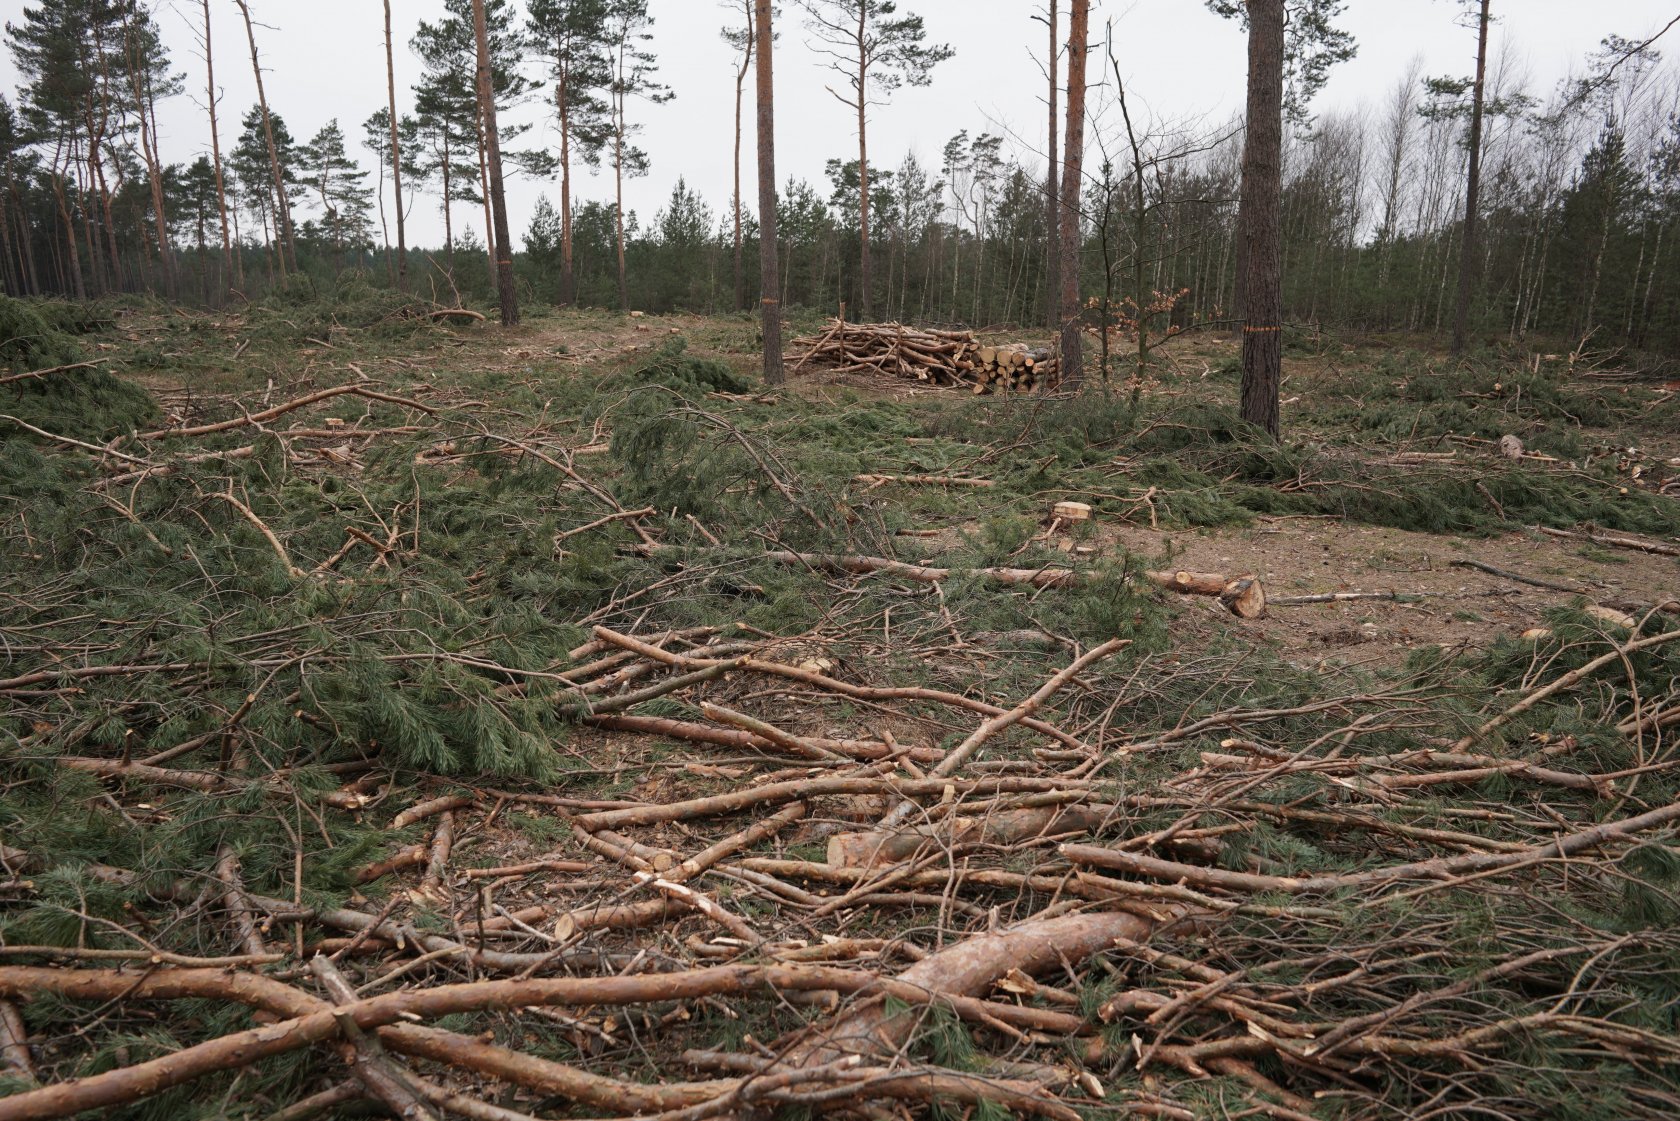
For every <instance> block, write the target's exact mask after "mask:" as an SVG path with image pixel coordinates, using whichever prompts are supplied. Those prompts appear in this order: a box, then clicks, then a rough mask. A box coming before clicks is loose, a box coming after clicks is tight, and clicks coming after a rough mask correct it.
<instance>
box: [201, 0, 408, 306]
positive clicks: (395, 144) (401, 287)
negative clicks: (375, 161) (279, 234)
mask: <svg viewBox="0 0 1680 1121" xmlns="http://www.w3.org/2000/svg"><path fill="white" fill-rule="evenodd" d="M207 2H208V0H207ZM385 92H386V95H387V97H388V98H389V101H390V106H391V179H392V182H393V183H394V184H395V185H394V187H393V188H392V189H393V190H394V191H395V192H396V195H397V290H398V291H401V292H406V291H408V232H407V230H406V229H405V228H404V223H403V194H402V142H401V141H400V140H399V139H398V138H397V64H396V59H395V58H394V56H393V54H392V49H391V0H385ZM384 197H385V196H384V195H383V193H382V194H381V195H380V198H381V199H383V198H384Z"/></svg>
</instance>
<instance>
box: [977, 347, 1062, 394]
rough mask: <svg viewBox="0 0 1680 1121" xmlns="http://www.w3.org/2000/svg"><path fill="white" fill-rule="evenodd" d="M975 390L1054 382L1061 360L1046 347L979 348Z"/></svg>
mask: <svg viewBox="0 0 1680 1121" xmlns="http://www.w3.org/2000/svg"><path fill="white" fill-rule="evenodd" d="M974 372H975V378H974V392H975V393H993V392H996V391H998V390H1023V391H1024V390H1029V389H1037V388H1038V387H1039V386H1041V385H1054V384H1055V383H1056V379H1057V375H1058V373H1059V372H1060V363H1059V362H1058V361H1057V359H1056V358H1055V357H1054V356H1053V355H1052V354H1051V353H1050V351H1049V350H1047V349H1044V348H1042V347H1028V346H1023V345H1019V344H1016V345H1011V346H997V347H992V346H983V347H980V348H979V349H978V350H977V351H976V352H975V368H974Z"/></svg>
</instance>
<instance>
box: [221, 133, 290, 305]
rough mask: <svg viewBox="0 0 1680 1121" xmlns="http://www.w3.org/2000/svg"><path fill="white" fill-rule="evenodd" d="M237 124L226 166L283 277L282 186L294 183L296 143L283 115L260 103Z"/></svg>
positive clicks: (285, 202)
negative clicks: (276, 173)
mask: <svg viewBox="0 0 1680 1121" xmlns="http://www.w3.org/2000/svg"><path fill="white" fill-rule="evenodd" d="M265 122H266V124H265ZM240 124H241V129H240V133H239V140H238V141H237V142H236V143H235V144H234V146H233V150H232V151H231V152H230V153H229V154H228V168H229V170H231V171H232V172H233V173H234V176H235V178H237V179H238V181H239V186H240V188H241V191H242V192H243V196H244V202H245V205H246V206H247V207H248V208H250V209H251V211H252V212H253V213H255V214H256V216H257V218H258V221H259V222H260V223H261V224H262V226H263V231H264V237H265V239H267V245H268V247H269V249H270V250H271V251H272V252H274V253H275V254H276V259H275V262H274V263H275V264H276V265H277V267H278V271H279V274H280V276H281V277H284V276H285V275H286V264H285V260H284V256H283V254H284V252H285V230H286V228H287V223H288V222H289V221H290V220H289V219H283V218H282V217H281V215H282V214H283V213H284V212H285V208H286V206H287V195H286V193H285V187H286V186H287V185H288V184H291V185H296V183H297V178H296V172H295V169H296V167H297V166H298V153H297V143H296V141H294V140H293V139H292V134H291V130H290V129H288V128H287V127H286V121H285V118H283V117H281V116H280V115H279V114H278V113H264V112H263V110H262V107H261V106H260V105H253V106H252V107H251V108H250V110H249V111H248V112H246V114H245V116H244V118H243V120H242V121H241V122H240ZM276 166H278V167H279V168H280V182H278V183H277V182H275V176H274V168H275V167H276Z"/></svg>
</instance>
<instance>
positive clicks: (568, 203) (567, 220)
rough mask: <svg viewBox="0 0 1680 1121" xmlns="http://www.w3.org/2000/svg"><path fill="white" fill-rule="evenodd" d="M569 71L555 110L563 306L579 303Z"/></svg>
mask: <svg viewBox="0 0 1680 1121" xmlns="http://www.w3.org/2000/svg"><path fill="white" fill-rule="evenodd" d="M569 77H570V71H569V68H567V69H562V70H559V71H558V72H557V73H556V74H555V77H554V108H555V110H556V111H557V113H558V114H559V117H560V306H561V307H570V306H571V305H572V304H575V303H577V272H576V270H575V268H574V266H573V265H572V107H571V105H570V104H569V103H568V102H567V101H566V81H567V79H568V78H569Z"/></svg>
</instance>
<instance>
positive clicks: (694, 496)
mask: <svg viewBox="0 0 1680 1121" xmlns="http://www.w3.org/2000/svg"><path fill="white" fill-rule="evenodd" d="M417 310H420V311H423V310H424V309H415V308H409V307H406V306H405V305H402V304H401V303H400V301H397V300H395V299H394V298H387V297H385V296H382V295H372V294H369V293H367V292H361V293H359V294H358V293H354V292H352V293H347V294H341V297H340V298H337V299H333V300H327V299H315V298H312V297H304V296H299V297H297V298H296V299H293V300H290V301H287V300H274V301H270V302H267V303H264V304H262V305H258V306H254V307H249V308H246V309H243V310H240V311H237V312H228V313H224V314H206V313H201V312H190V311H182V310H174V309H168V308H163V307H158V306H155V305H144V304H131V305H128V306H124V307H116V308H101V309H73V308H67V307H62V306H45V307H42V308H40V309H38V312H37V314H39V315H40V316H41V317H43V318H42V321H41V322H40V323H39V324H37V325H36V326H32V327H30V328H29V330H28V331H27V332H26V331H23V330H17V329H10V328H8V332H9V334H10V335H11V336H13V337H14V341H15V339H16V338H22V337H25V336H26V334H27V335H28V336H29V337H39V338H41V339H48V340H50V341H51V343H52V345H50V346H48V345H40V346H35V347H34V348H33V349H28V348H25V349H24V350H21V351H18V352H16V353H11V352H7V351H6V350H5V349H4V348H0V358H4V359H5V360H6V362H7V363H8V365H9V369H10V370H11V372H9V373H0V539H3V542H4V550H3V559H0V599H3V600H4V601H5V602H4V610H3V611H0V778H3V779H4V783H3V784H0V864H3V865H4V871H3V874H4V878H3V879H0V1060H3V1064H4V1067H3V1069H0V1094H4V1095H10V1096H5V1097H0V1121H4V1119H7V1118H14V1117H15V1118H22V1117H34V1118H51V1117H66V1116H72V1115H75V1114H77V1113H78V1112H82V1111H91V1112H89V1115H90V1116H92V1115H99V1116H108V1117H136V1118H140V1117H146V1118H153V1117H158V1118H161V1117H166V1116H169V1117H173V1118H187V1117H192V1118H197V1117H206V1118H208V1117H237V1118H272V1119H274V1121H280V1119H286V1121H297V1119H301V1118H303V1117H308V1116H345V1117H348V1116H353V1115H358V1113H360V1112H366V1111H367V1110H368V1109H372V1110H373V1111H375V1112H379V1111H384V1112H389V1113H393V1114H396V1115H400V1116H404V1117H424V1116H456V1115H459V1116H464V1117H470V1118H486V1119H491V1121H522V1119H528V1118H531V1117H554V1118H557V1117H606V1116H613V1117H619V1116H631V1115H637V1116H660V1117H663V1118H668V1119H670V1121H677V1119H679V1118H681V1119H684V1121H687V1119H690V1118H693V1119H699V1118H704V1117H761V1116H784V1115H785V1116H790V1117H792V1116H803V1115H806V1114H809V1113H812V1112H824V1111H832V1110H835V1109H839V1110H842V1111H843V1112H847V1113H849V1114H851V1115H854V1116H865V1117H903V1116H908V1115H917V1116H923V1115H927V1116H945V1117H969V1116H986V1117H1002V1116H1021V1115H1036V1116H1043V1117H1052V1118H1058V1119H1063V1121H1073V1119H1075V1118H1077V1117H1081V1116H1084V1117H1111V1116H1112V1117H1121V1116H1133V1115H1136V1116H1155V1117H1173V1118H1185V1119H1194V1118H1202V1117H1207V1118H1215V1117H1221V1118H1222V1117H1239V1116H1248V1115H1266V1116H1273V1117H1280V1118H1300V1117H1304V1116H1310V1117H1321V1118H1344V1117H1346V1118H1378V1117H1382V1118H1417V1117H1464V1118H1469V1117H1485V1116H1501V1117H1511V1118H1535V1119H1539V1118H1548V1119H1549V1118H1582V1119H1586V1118H1603V1119H1609V1118H1630V1117H1631V1118H1652V1119H1655V1118H1667V1117H1672V1116H1674V1115H1675V1112H1676V1110H1677V1109H1680V848H1677V847H1676V841H1675V837H1676V832H1675V830H1676V826H1677V824H1680V602H1677V601H1680V393H1677V392H1676V390H1675V388H1674V387H1673V386H1672V385H1671V384H1669V383H1667V382H1665V381H1664V380H1663V379H1662V378H1660V377H1655V376H1651V377H1647V376H1645V375H1644V374H1642V373H1641V372H1640V371H1637V370H1626V369H1621V368H1618V367H1616V366H1614V364H1613V363H1609V362H1605V361H1598V362H1594V361H1592V360H1590V359H1588V358H1585V357H1583V356H1578V355H1577V356H1573V357H1572V356H1570V355H1569V354H1567V353H1560V354H1555V355H1550V356H1547V355H1541V356H1540V357H1538V358H1536V357H1535V356H1534V355H1533V354H1530V353H1518V352H1515V351H1513V352H1511V353H1509V354H1506V353H1499V352H1488V353H1484V354H1480V355H1478V356H1476V357H1474V358H1472V359H1467V360H1465V361H1462V362H1454V361H1450V360H1448V359H1447V358H1445V357H1444V356H1442V355H1440V354H1439V353H1435V352H1433V351H1430V350H1428V349H1427V348H1425V347H1421V346H1419V345H1417V344H1416V343H1415V342H1413V341H1411V340H1404V339H1357V340H1341V339H1333V338H1322V337H1320V338H1309V337H1291V339H1290V342H1289V350H1288V355H1287V364H1286V371H1287V373H1288V380H1287V381H1286V384H1285V387H1284V395H1285V398H1286V402H1285V407H1284V426H1285V439H1284V441H1283V442H1281V443H1272V442H1269V441H1266V440H1264V439H1261V438H1257V437H1256V435H1255V434H1254V433H1253V432H1251V431H1249V430H1247V429H1245V428H1244V427H1243V426H1242V425H1241V424H1239V423H1238V422H1237V421H1236V420H1235V418H1234V416H1233V412H1232V407H1233V403H1234V400H1235V396H1236V388H1237V363H1236V357H1235V351H1234V348H1233V347H1232V345H1231V344H1230V343H1229V342H1228V341H1226V340H1223V339H1219V338H1213V337H1204V336H1190V337H1187V338H1186V339H1183V340H1179V341H1177V342H1175V343H1173V344H1172V346H1171V347H1169V348H1168V349H1167V350H1166V351H1165V352H1163V354H1162V355H1161V356H1160V357H1159V359H1158V361H1157V362H1156V363H1155V364H1154V365H1152V366H1151V367H1150V368H1149V370H1148V372H1147V375H1146V376H1145V377H1144V378H1143V379H1141V380H1133V379H1131V378H1129V377H1128V376H1127V374H1129V372H1130V371H1129V369H1128V370H1127V371H1126V373H1122V374H1121V375H1118V376H1117V379H1116V380H1115V382H1114V384H1113V385H1112V386H1108V385H1103V384H1097V385H1093V386H1091V387H1090V388H1089V389H1088V390H1087V392H1086V393H1085V394H1084V395H1082V396H1080V397H1078V398H1074V399H1069V398H1063V397H1058V396H1056V395H1054V394H1042V395H1024V396H1019V397H1011V396H995V397H994V396H986V397H977V396H973V395H971V394H969V393H967V392H966V390H950V389H930V388H926V387H921V386H918V385H917V384H916V383H911V382H905V381H901V380H898V379H889V378H884V377H862V376H858V375H836V374H833V373H831V372H828V371H826V370H823V369H818V368H805V369H799V370H797V371H795V372H794V373H793V374H792V376H791V377H790V380H789V384H788V386H787V387H786V388H785V389H784V390H781V391H779V392H770V393H767V392H765V391H764V387H763V386H762V385H760V384H759V383H758V381H757V369H758V363H759V356H758V351H757V349H756V348H757V334H756V328H755V326H754V324H753V323H752V322H751V321H750V320H748V319H746V318H744V317H713V318H702V317H695V316H667V317H659V316H648V317H639V318H634V319H631V318H626V317H622V316H618V315H612V314H607V313H601V312H564V313H538V314H536V315H533V316H532V317H531V318H530V319H529V320H528V321H527V323H526V324H525V325H523V326H521V327H518V328H516V329H512V330H506V331H504V330H501V329H499V328H496V327H494V326H491V325H481V324H473V325H443V324H439V323H435V322H432V321H431V320H429V319H427V318H425V317H424V316H418V317H417V316H416V315H415V314H414V313H415V312H416V311H417ZM793 326H794V328H795V330H794V333H795V334H798V333H807V332H810V331H814V330H816V329H817V328H818V327H819V326H820V323H819V322H818V321H816V320H815V319H811V320H809V321H800V322H797V323H795V324H794V325H793ZM1000 338H1002V336H1000ZM1020 338H1021V339H1022V340H1023V341H1034V334H1033V333H1031V332H1028V333H1025V334H1024V335H1022V336H1020ZM8 345H11V344H8ZM82 363H92V365H83V364H82ZM44 367H67V368H62V369H52V370H49V371H47V372H43V373H41V374H40V375H39V376H26V375H29V374H30V373H31V371H33V370H36V369H41V368H44ZM1505 437H1516V438H1517V439H1518V440H1520V442H1521V445H1522V448H1521V453H1520V454H1512V453H1514V452H1515V451H1516V449H1515V448H1511V447H1509V446H1507V448H1506V449H1505V450H1502V449H1501V440H1502V438H1505ZM1506 443H1507V445H1509V441H1506ZM930 479H932V480H946V481H944V482H940V481H929V480H930ZM949 480H961V481H960V482H951V481H949ZM1065 501H1077V502H1083V503H1086V504H1089V505H1090V506H1091V507H1092V512H1093V516H1092V518H1091V519H1090V520H1089V521H1085V522H1078V523H1075V524H1072V525H1068V524H1063V523H1061V522H1058V521H1055V520H1054V519H1053V517H1052V508H1053V507H1054V506H1055V505H1056V504H1057V503H1059V502H1065ZM1180 573H1195V574H1208V575H1206V576H1205V578H1203V579H1200V580H1199V581H1198V585H1199V586H1204V585H1205V586H1206V587H1208V588H1209V589H1210V590H1211V591H1212V592H1213V593H1220V592H1223V593H1224V597H1223V598H1221V597H1220V596H1219V595H1217V594H1213V595H1182V596H1179V595H1173V594H1172V593H1171V592H1170V591H1166V590H1163V587H1164V586H1168V585H1171V584H1173V583H1174V581H1178V580H1179V579H1180V578H1179V576H1178V575H1177V574H1180ZM1249 581H1258V583H1259V584H1260V585H1261V586H1263V588H1264V589H1265V593H1266V595H1267V598H1268V601H1269V602H1268V607H1267V610H1266V611H1265V613H1264V614H1263V615H1262V616H1260V617H1258V618H1243V617H1239V616H1238V615H1237V614H1235V613H1233V611H1232V610H1229V609H1228V607H1229V603H1230V601H1232V600H1233V599H1234V598H1236V593H1237V591H1239V590H1242V591H1244V593H1245V594H1246V591H1247V590H1249V589H1251V588H1252V584H1251V583H1249ZM335 1005H342V1006H344V1007H343V1008H341V1009H339V1010H338V1011H337V1012H334V1011H333V1009H334V1006H335Z"/></svg>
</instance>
